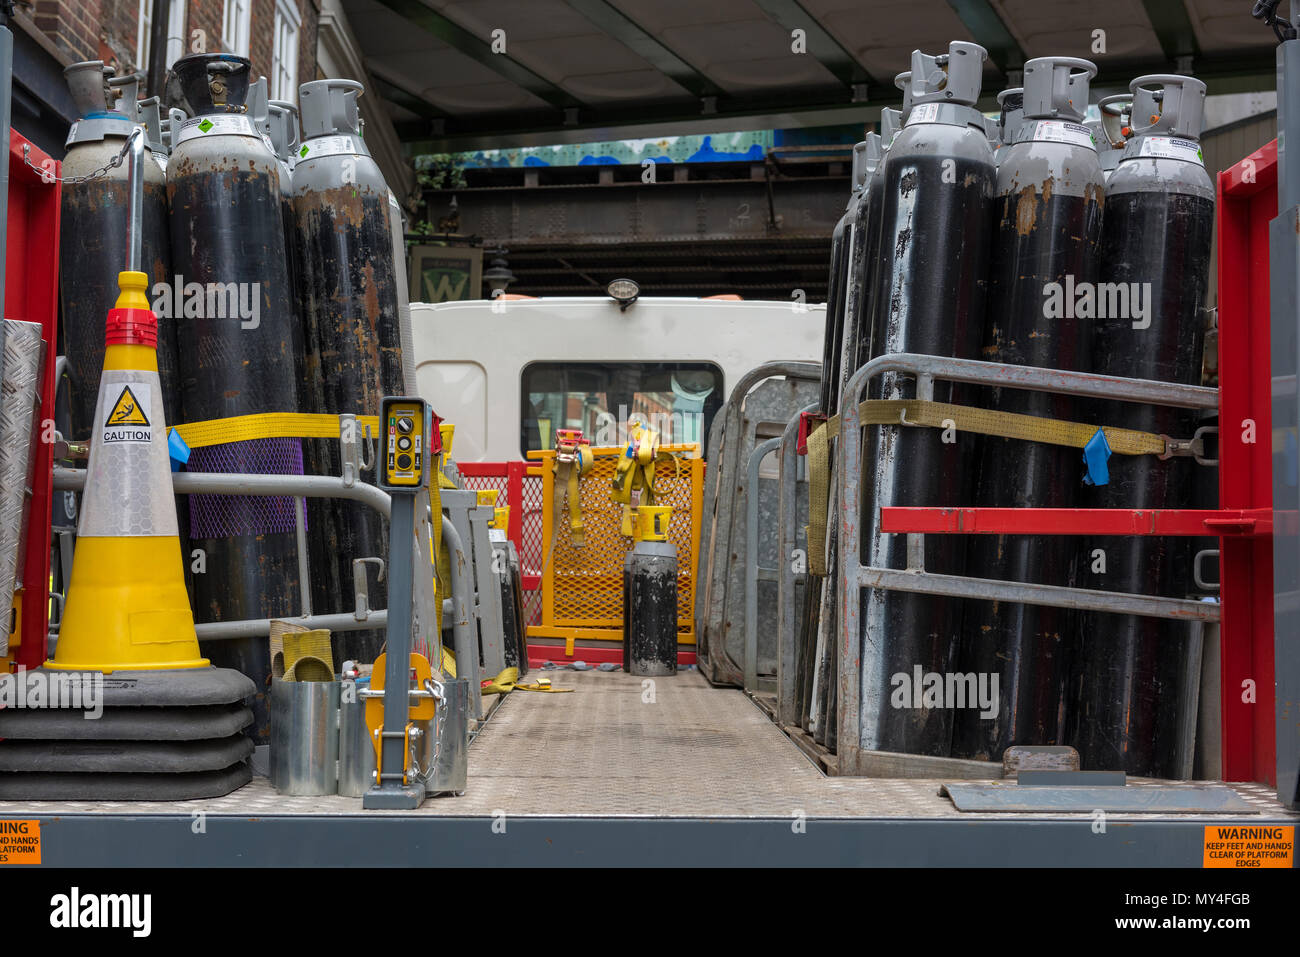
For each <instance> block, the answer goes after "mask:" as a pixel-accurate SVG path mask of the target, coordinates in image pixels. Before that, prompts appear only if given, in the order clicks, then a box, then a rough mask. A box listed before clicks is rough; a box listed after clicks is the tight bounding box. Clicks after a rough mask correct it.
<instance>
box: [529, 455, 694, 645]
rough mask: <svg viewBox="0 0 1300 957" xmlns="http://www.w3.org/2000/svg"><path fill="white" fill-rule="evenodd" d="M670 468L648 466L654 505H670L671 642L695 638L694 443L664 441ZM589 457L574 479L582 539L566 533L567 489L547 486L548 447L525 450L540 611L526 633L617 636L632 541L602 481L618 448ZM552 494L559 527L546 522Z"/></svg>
mask: <svg viewBox="0 0 1300 957" xmlns="http://www.w3.org/2000/svg"><path fill="white" fill-rule="evenodd" d="M660 450H661V451H662V452H671V453H672V454H674V455H675V456H677V466H676V467H674V465H673V463H672V462H668V461H663V462H661V463H660V464H659V465H658V467H657V468H656V470H655V489H656V491H657V493H658V494H657V498H656V504H659V505H671V506H672V508H673V517H672V524H671V525H670V526H669V530H668V540H669V541H670V542H672V543H673V544H674V545H675V546H677V640H678V643H679V644H694V643H695V616H694V611H693V609H694V607H695V581H694V578H695V575H694V572H695V549H696V548H697V547H698V545H699V541H700V517H701V515H700V513H701V512H702V511H703V498H704V461H703V459H700V458H699V457H698V456H699V447H698V446H696V445H665V446H661V449H660ZM592 452H593V456H594V462H593V464H592V467H591V469H590V470H589V471H587V472H585V473H584V474H583V475H582V477H581V479H580V480H579V484H578V494H579V495H580V496H581V501H582V520H583V524H584V525H585V527H586V544H585V545H584V546H583V547H581V548H576V547H574V545H573V543H572V542H571V541H570V538H569V495H568V488H567V487H566V486H564V485H561V486H560V487H559V488H556V486H555V474H554V471H553V468H552V466H553V460H554V457H555V453H554V452H552V451H545V452H534V453H530V455H529V457H530V458H535V459H540V460H541V468H540V472H541V477H542V482H543V485H542V510H541V511H542V562H543V568H542V615H541V624H539V625H534V626H531V627H530V628H529V629H528V634H529V636H531V637H542V638H565V639H573V638H597V639H603V640H608V641H622V640H623V560H624V558H626V556H627V553H628V552H629V551H630V550H631V548H632V544H633V543H632V540H631V539H629V538H625V537H624V536H623V535H622V534H621V528H622V524H623V506H622V505H620V504H618V503H617V502H613V501H611V500H610V497H609V492H610V483H611V481H612V480H613V478H614V472H615V469H616V467H617V465H618V460H619V456H620V455H622V453H623V449H622V447H615V448H595V449H593V450H592ZM555 495H559V496H560V509H559V514H560V516H561V519H560V527H559V529H558V532H557V529H556V528H554V527H553V525H552V523H553V520H554V519H553V516H554V514H555V509H554V496H555Z"/></svg>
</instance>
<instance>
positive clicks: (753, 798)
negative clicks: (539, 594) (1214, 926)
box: [0, 670, 1300, 866]
mask: <svg viewBox="0 0 1300 957" xmlns="http://www.w3.org/2000/svg"><path fill="white" fill-rule="evenodd" d="M549 675H550V677H551V679H552V681H553V684H554V686H555V687H557V688H572V689H573V693H572V694H536V693H530V692H525V691H516V692H514V693H513V694H511V695H510V696H509V697H508V698H507V699H506V700H504V701H502V702H501V703H500V706H499V707H498V708H497V709H496V710H495V711H494V712H493V713H492V714H491V715H490V717H489V720H488V721H487V722H486V724H485V725H484V726H483V728H482V730H481V731H480V733H479V735H478V737H477V738H476V740H475V741H474V742H473V744H472V745H471V747H470V751H469V785H468V790H467V791H466V793H465V795H464V796H462V797H451V796H447V797H436V798H431V799H429V800H428V801H426V802H425V803H424V805H423V806H422V807H421V808H420V809H419V810H417V811H363V810H362V809H361V802H360V800H359V799H351V798H343V797H336V796H331V797H282V796H280V795H278V794H276V792H275V791H274V790H273V789H272V788H271V786H270V783H269V782H268V781H267V779H266V778H264V777H255V778H254V779H253V782H252V783H250V784H249V785H247V786H245V787H243V788H241V789H240V790H238V791H236V792H234V793H232V794H229V795H226V796H225V797H221V798H214V799H205V800H196V801H183V802H129V803H128V802H16V801H9V802H0V818H3V819H40V820H41V821H42V840H43V863H45V864H47V865H64V866H95V865H115V866H120V865H133V864H140V865H150V864H184V865H196V866H250V865H255V864H282V865H305V866H331V865H346V864H420V863H424V864H446V863H449V862H453V861H454V862H463V863H482V864H492V865H497V864H559V863H589V864H628V863H636V864H638V865H645V864H667V863H687V864H691V863H694V864H724V863H738V864H764V865H771V864H812V863H817V862H819V861H820V862H821V863H823V864H824V863H827V862H836V863H861V864H877V865H908V864H911V865H923V866H940V865H962V864H971V865H984V866H987V865H996V864H1008V865H1025V864H1039V865H1063V866H1080V865H1090V864H1093V865H1136V866H1151V865H1184V866H1200V865H1201V864H1202V855H1203V851H1204V843H1205V841H1206V839H1207V838H1206V832H1205V828H1206V826H1208V825H1222V824H1238V825H1256V826H1258V825H1266V824H1282V825H1294V824H1296V823H1297V820H1298V819H1300V815H1297V814H1295V813H1292V812H1288V811H1287V810H1286V809H1285V808H1284V807H1283V806H1282V805H1280V804H1279V803H1278V802H1277V800H1276V798H1275V796H1274V794H1273V792H1272V790H1271V789H1270V788H1267V787H1265V786H1263V785H1256V784H1234V785H1231V788H1232V790H1233V791H1234V792H1235V793H1236V794H1237V795H1239V796H1240V797H1241V798H1242V799H1243V800H1244V801H1245V802H1246V805H1247V806H1248V807H1249V808H1250V810H1249V811H1237V812H1234V813H1229V814H1223V813H1216V814H1209V815H1207V814H1169V813H1164V814H1157V813H1110V814H1108V816H1107V818H1106V821H1105V824H1106V826H1105V829H1104V831H1099V830H1098V829H1097V822H1096V818H1095V815H1094V814H1093V813H1091V812H1088V811H1061V810H1052V811H1046V812H1037V813H1025V812H979V813H971V812H963V811H960V810H958V809H957V808H956V807H955V806H954V803H953V801H952V800H951V799H950V798H949V797H948V796H946V795H944V794H942V793H941V787H942V786H943V784H944V782H943V781H940V780H916V779H875V778H873V779H868V778H834V777H826V776H825V775H823V774H822V772H821V771H820V770H819V769H818V767H817V766H816V765H814V764H813V763H812V762H811V761H810V760H809V759H808V758H807V757H806V756H805V754H804V753H803V752H802V751H801V750H800V749H799V748H798V747H796V746H795V744H794V743H793V742H792V741H791V740H790V739H789V738H788V737H786V735H785V734H784V733H783V732H782V731H781V730H780V729H779V728H778V727H777V726H776V725H775V724H773V723H772V721H771V720H770V719H769V718H768V716H767V715H766V714H765V713H764V712H763V711H762V710H761V709H760V708H759V707H758V706H757V705H756V704H755V703H754V702H753V701H751V700H750V698H749V697H748V696H747V695H745V694H744V693H743V692H741V691H738V690H735V689H720V688H713V687H711V686H710V685H709V684H708V683H707V682H706V681H705V680H704V679H703V677H701V676H700V675H699V674H698V673H697V672H695V671H693V670H691V671H684V672H681V673H679V674H678V675H676V676H673V677H667V678H658V679H654V683H653V686H652V689H653V700H650V698H651V695H650V694H649V687H648V686H644V685H643V681H644V679H641V678H636V677H632V676H630V675H626V674H622V673H603V672H572V671H553V672H549ZM964 783H967V784H969V783H970V782H964ZM1153 783H1154V782H1131V783H1130V784H1129V785H1127V787H1128V788H1141V787H1150V786H1152V784H1153ZM1001 786H1003V787H1016V785H1015V784H1014V783H1012V782H1004V783H1003V784H1002V785H1001ZM1177 787H1181V788H1188V789H1191V790H1195V789H1196V788H1197V787H1198V785H1196V784H1193V783H1184V784H1181V785H1177ZM1022 790H1034V789H1022ZM449 858H450V860H449Z"/></svg>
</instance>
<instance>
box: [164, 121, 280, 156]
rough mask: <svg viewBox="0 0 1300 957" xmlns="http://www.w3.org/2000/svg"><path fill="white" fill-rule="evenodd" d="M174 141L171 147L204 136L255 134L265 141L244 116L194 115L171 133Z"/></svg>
mask: <svg viewBox="0 0 1300 957" xmlns="http://www.w3.org/2000/svg"><path fill="white" fill-rule="evenodd" d="M173 135H174V136H175V142H174V143H173V144H172V146H173V148H175V147H177V146H180V145H181V144H182V143H184V142H185V141H186V140H195V139H199V138H200V137H204V136H256V137H257V138H258V139H261V140H263V141H264V142H265V141H266V139H265V137H262V136H260V135H259V134H258V132H257V131H256V130H255V129H253V123H252V121H251V120H249V118H248V117H246V116H235V115H229V116H196V117H194V119H192V120H186V121H185V123H184V125H182V126H181V129H180V132H179V133H176V134H173Z"/></svg>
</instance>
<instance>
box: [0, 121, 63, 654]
mask: <svg viewBox="0 0 1300 957" xmlns="http://www.w3.org/2000/svg"><path fill="white" fill-rule="evenodd" d="M24 147H27V148H29V149H30V153H29V154H27V156H28V159H30V161H31V163H32V165H34V166H36V167H38V168H41V169H47V170H49V171H50V172H51V173H52V174H53V176H54V177H58V176H60V175H62V171H63V164H62V163H59V162H57V161H54V160H51V159H50V157H49V156H47V155H46V154H45V153H44V152H43V151H42V150H40V149H38V148H37V147H35V146H33V145H32V144H31V143H29V142H28V141H27V139H26V138H24V137H23V136H22V134H20V133H18V132H17V131H14V130H10V134H9V221H8V222H7V223H5V229H6V235H7V237H8V242H7V243H6V246H5V249H6V253H5V260H6V266H5V292H4V303H3V306H4V316H5V318H6V319H21V320H23V321H25V322H38V323H40V325H41V329H42V337H43V338H44V340H45V362H44V369H43V373H42V376H41V396H40V402H41V406H40V420H41V422H42V431H44V423H45V422H46V421H47V420H52V419H53V418H54V359H55V354H56V353H57V352H58V341H59V335H58V317H59V180H58V179H57V178H51V177H44V178H43V177H42V176H41V174H40V173H38V172H37V171H36V170H34V169H32V168H31V166H28V165H27V164H26V163H24V162H23V158H24V154H23V149H24ZM46 179H52V181H50V182H46V181H45V180H46ZM35 449H36V463H35V467H34V471H33V473H32V474H33V475H34V476H35V477H34V479H33V481H32V498H31V502H30V503H29V506H28V512H27V539H26V541H27V545H26V549H25V551H24V552H23V582H22V588H23V594H22V605H21V616H22V625H21V630H20V633H19V641H18V645H17V647H16V648H12V649H10V650H11V653H12V654H13V659H14V663H15V664H16V665H21V666H23V667H26V668H36V667H38V666H39V665H40V664H41V662H43V661H44V660H45V645H46V640H47V636H48V634H49V629H50V594H49V591H50V585H49V582H50V515H51V504H52V503H53V494H54V489H53V481H54V446H53V444H52V443H50V442H37V443H36V446H35ZM0 667H3V659H0Z"/></svg>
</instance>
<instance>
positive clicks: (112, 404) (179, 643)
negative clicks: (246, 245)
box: [46, 272, 208, 672]
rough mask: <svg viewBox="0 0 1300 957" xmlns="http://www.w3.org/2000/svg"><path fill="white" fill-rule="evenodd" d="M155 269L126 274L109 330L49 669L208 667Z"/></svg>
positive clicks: (119, 283) (47, 663) (109, 316)
mask: <svg viewBox="0 0 1300 957" xmlns="http://www.w3.org/2000/svg"><path fill="white" fill-rule="evenodd" d="M148 281H149V280H148V277H147V276H146V275H145V274H144V273H140V272H123V273H121V274H120V275H119V277H118V285H119V288H120V289H121V295H120V296H119V297H118V300H117V306H116V307H115V308H114V309H112V310H110V311H109V314H108V322H107V323H106V328H105V342H106V349H105V352H104V373H103V376H102V377H101V379H100V382H99V399H98V401H97V403H96V406H95V418H94V419H93V421H94V422H95V423H96V424H97V425H98V428H97V429H96V430H95V432H94V434H92V436H91V440H90V461H89V463H88V464H87V468H86V487H85V491H84V492H83V495H82V502H81V520H80V523H79V524H78V526H77V549H76V552H75V553H74V556H73V562H72V580H71V582H70V584H69V586H68V595H67V600H66V604H65V608H64V615H63V623H62V625H61V626H60V628H59V642H58V646H57V649H56V651H55V655H54V658H53V660H51V661H48V662H46V666H47V667H49V668H56V669H60V670H64V671H103V672H111V671H119V670H120V671H141V670H154V669H170V668H204V667H207V666H208V661H207V659H205V658H203V657H201V656H200V655H199V643H198V638H197V637H196V635H195V633H194V616H193V614H192V612H191V611H190V602H189V595H188V593H187V592H186V590H185V578H184V571H183V569H184V565H183V564H182V562H183V558H182V556H181V547H180V538H179V537H178V534H177V527H176V506H175V501H174V498H173V494H172V480H171V466H170V463H169V461H168V456H167V427H166V423H165V422H164V421H163V414H162V409H163V402H162V388H161V386H160V385H159V381H158V356H157V349H156V347H157V341H158V320H157V318H156V317H155V316H154V314H153V313H152V312H151V311H150V310H149V301H148V299H146V297H145V290H146V289H147V288H148Z"/></svg>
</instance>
